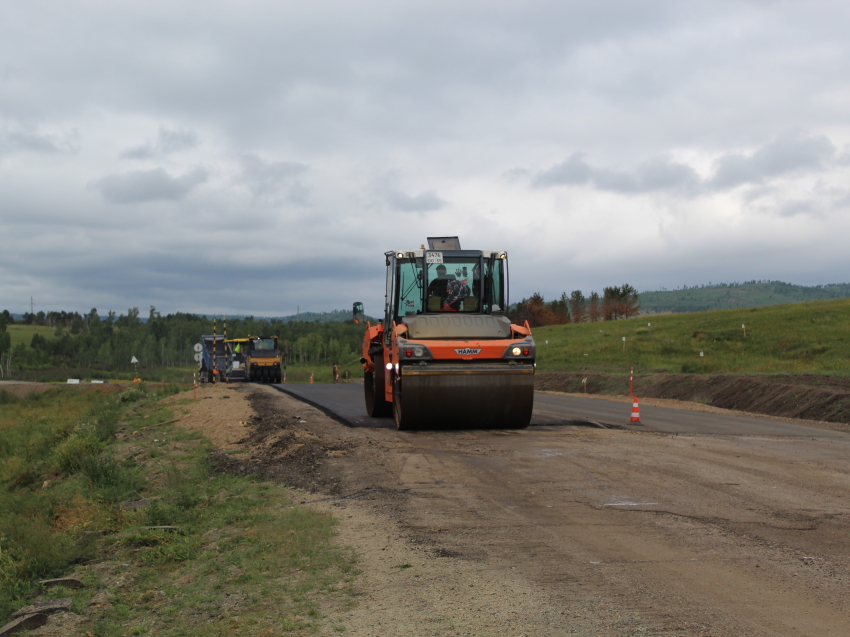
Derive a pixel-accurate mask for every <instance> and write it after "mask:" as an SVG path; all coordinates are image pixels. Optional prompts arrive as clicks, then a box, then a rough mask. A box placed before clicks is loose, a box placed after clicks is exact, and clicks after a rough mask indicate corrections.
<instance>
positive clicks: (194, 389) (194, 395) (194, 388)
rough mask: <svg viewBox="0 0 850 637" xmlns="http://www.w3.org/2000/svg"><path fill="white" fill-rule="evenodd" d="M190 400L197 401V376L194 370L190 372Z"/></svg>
mask: <svg viewBox="0 0 850 637" xmlns="http://www.w3.org/2000/svg"><path fill="white" fill-rule="evenodd" d="M192 402H193V403H196V402H198V377H197V373H196V372H192Z"/></svg>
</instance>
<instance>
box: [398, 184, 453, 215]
mask: <svg viewBox="0 0 850 637" xmlns="http://www.w3.org/2000/svg"><path fill="white" fill-rule="evenodd" d="M386 199H387V203H389V204H390V206H392V207H393V208H395V209H396V210H401V211H402V212H430V211H432V210H439V209H440V208H442V207H444V206H445V205H447V204H448V202H447V201H446V200H445V199H441V198H440V197H438V196H437V193H436V192H434V191H433V190H428V191H425V192H420V193H419V194H418V195H413V196H410V195H408V194H406V193H404V192H402V191H401V190H396V189H392V190H390V191H388V192H387V194H386Z"/></svg>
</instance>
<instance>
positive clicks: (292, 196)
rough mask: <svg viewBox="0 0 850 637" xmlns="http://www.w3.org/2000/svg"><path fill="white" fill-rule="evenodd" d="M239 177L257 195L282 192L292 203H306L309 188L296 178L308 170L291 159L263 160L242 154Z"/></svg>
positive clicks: (271, 194) (265, 195) (263, 195)
mask: <svg viewBox="0 0 850 637" xmlns="http://www.w3.org/2000/svg"><path fill="white" fill-rule="evenodd" d="M240 162H241V164H242V174H241V178H242V180H243V182H244V183H245V185H247V186H248V187H249V188H250V189H251V191H252V192H253V193H254V195H255V196H257V197H268V196H273V195H276V194H278V193H284V194H285V196H286V198H287V199H288V200H289V201H291V202H292V203H297V204H301V205H307V204H308V203H309V190H308V189H307V188H306V187H305V186H304V185H303V184H302V183H301V182H300V181H299V180H298V177H299V176H300V175H303V174H304V173H305V172H307V170H308V166H307V165H306V164H301V163H298V162H293V161H271V162H269V161H265V160H263V159H261V158H260V157H257V156H256V155H243V156H242V157H241V158H240Z"/></svg>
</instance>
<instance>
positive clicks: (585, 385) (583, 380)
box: [581, 377, 587, 394]
mask: <svg viewBox="0 0 850 637" xmlns="http://www.w3.org/2000/svg"><path fill="white" fill-rule="evenodd" d="M581 384H582V387H584V393H585V394H586V393H587V377H584V378H582V379H581Z"/></svg>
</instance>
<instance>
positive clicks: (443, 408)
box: [393, 366, 534, 429]
mask: <svg viewBox="0 0 850 637" xmlns="http://www.w3.org/2000/svg"><path fill="white" fill-rule="evenodd" d="M429 372H430V373H423V374H417V373H410V372H408V373H402V374H401V375H400V376H396V378H395V383H394V386H393V415H394V417H395V421H396V426H397V427H398V428H399V429H446V428H450V429H475V428H484V429H497V428H498V429H505V428H522V427H527V426H528V425H529V423H530V422H531V412H532V409H533V407H534V373H533V370H532V369H530V366H529V369H516V370H506V369H504V368H503V369H492V370H490V371H487V370H476V369H475V368H468V369H466V370H464V371H463V372H460V371H449V372H447V373H440V372H439V371H437V370H433V371H431V370H429Z"/></svg>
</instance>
